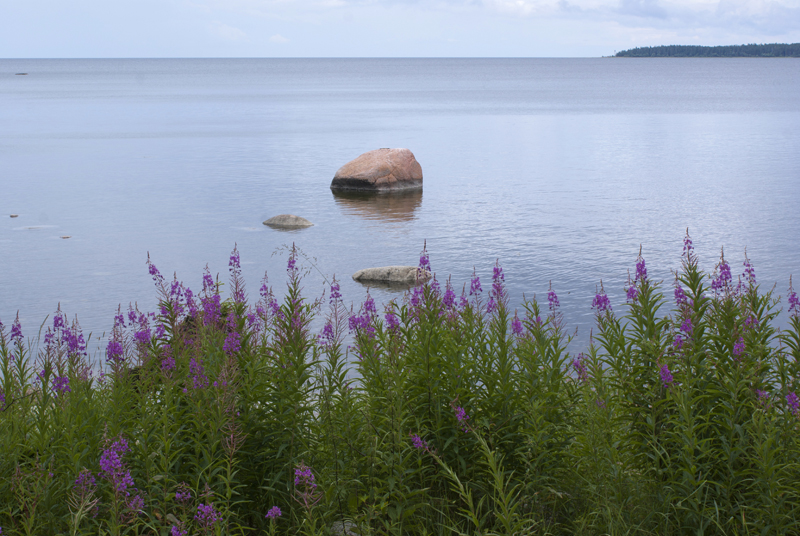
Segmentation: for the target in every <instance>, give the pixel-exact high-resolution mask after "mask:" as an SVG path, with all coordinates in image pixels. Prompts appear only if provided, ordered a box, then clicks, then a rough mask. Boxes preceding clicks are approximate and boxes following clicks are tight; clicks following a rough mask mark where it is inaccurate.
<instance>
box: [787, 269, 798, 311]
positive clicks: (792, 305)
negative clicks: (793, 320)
mask: <svg viewBox="0 0 800 536" xmlns="http://www.w3.org/2000/svg"><path fill="white" fill-rule="evenodd" d="M789 314H790V315H791V316H794V317H798V316H800V299H798V298H797V293H796V292H795V291H794V289H793V288H792V278H791V276H790V277H789Z"/></svg>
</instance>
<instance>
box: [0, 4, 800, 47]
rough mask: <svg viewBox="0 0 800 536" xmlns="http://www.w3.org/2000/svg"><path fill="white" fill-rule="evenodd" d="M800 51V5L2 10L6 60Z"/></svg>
mask: <svg viewBox="0 0 800 536" xmlns="http://www.w3.org/2000/svg"><path fill="white" fill-rule="evenodd" d="M775 42H779V43H796V42H800V0H70V1H64V0H0V58H128V57H138V58H141V57H598V56H609V55H612V54H614V52H615V51H618V50H624V49H628V48H633V47H637V46H655V45H668V44H683V45H691V44H696V45H730V44H742V43H775Z"/></svg>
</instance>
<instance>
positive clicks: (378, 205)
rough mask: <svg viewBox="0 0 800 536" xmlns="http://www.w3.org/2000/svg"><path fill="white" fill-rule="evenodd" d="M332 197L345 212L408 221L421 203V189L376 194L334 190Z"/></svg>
mask: <svg viewBox="0 0 800 536" xmlns="http://www.w3.org/2000/svg"><path fill="white" fill-rule="evenodd" d="M333 198H334V200H335V201H336V204H337V205H339V207H340V208H341V209H343V210H344V211H345V212H346V213H347V214H355V215H357V216H363V217H364V218H367V219H369V220H384V221H409V220H413V219H414V211H416V210H417V209H418V208H419V207H420V205H422V190H413V191H404V192H392V193H377V194H365V193H356V192H347V193H345V192H334V193H333Z"/></svg>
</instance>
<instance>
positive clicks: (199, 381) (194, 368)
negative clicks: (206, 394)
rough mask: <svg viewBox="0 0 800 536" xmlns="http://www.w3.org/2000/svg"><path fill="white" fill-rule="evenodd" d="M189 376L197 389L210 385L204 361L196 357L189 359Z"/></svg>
mask: <svg viewBox="0 0 800 536" xmlns="http://www.w3.org/2000/svg"><path fill="white" fill-rule="evenodd" d="M189 377H190V378H191V379H192V387H194V388H195V389H205V388H206V387H208V378H206V375H205V370H204V369H203V362H202V361H197V360H195V358H192V359H191V360H190V361H189Z"/></svg>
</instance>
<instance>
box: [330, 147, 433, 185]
mask: <svg viewBox="0 0 800 536" xmlns="http://www.w3.org/2000/svg"><path fill="white" fill-rule="evenodd" d="M419 189H422V166H420V165H419V162H417V159H416V158H414V153H412V152H411V151H409V150H408V149H376V150H374V151H369V152H367V153H364V154H362V155H361V156H359V157H358V158H356V159H355V160H351V161H349V162H348V163H346V164H345V165H343V166H342V167H340V168H339V170H338V171H337V172H336V175H334V176H333V181H332V182H331V190H334V191H348V190H349V191H356V192H391V191H394V190H419Z"/></svg>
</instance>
